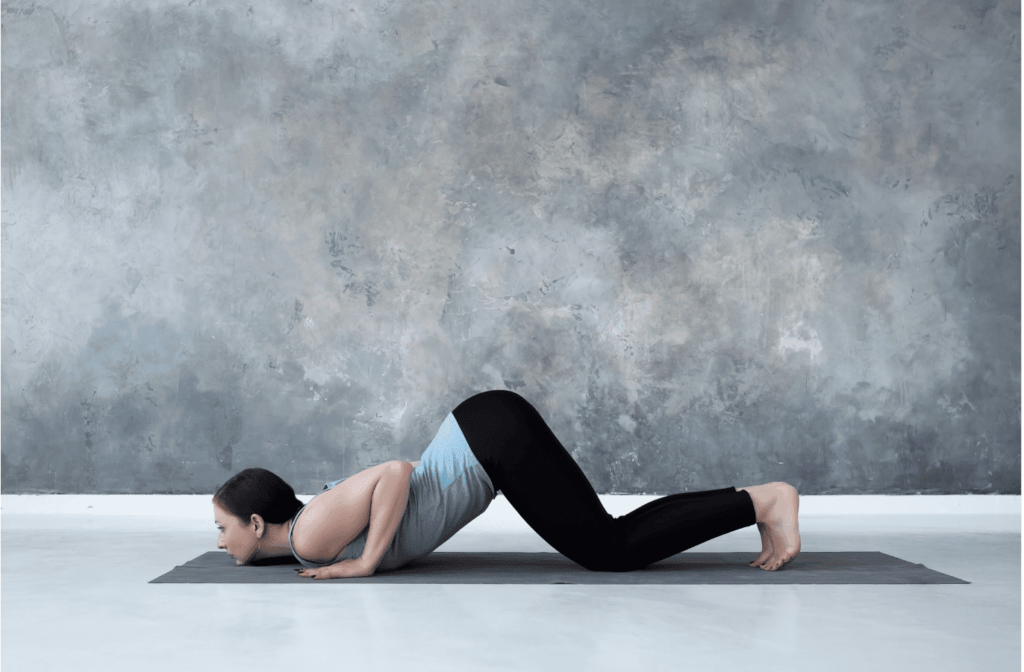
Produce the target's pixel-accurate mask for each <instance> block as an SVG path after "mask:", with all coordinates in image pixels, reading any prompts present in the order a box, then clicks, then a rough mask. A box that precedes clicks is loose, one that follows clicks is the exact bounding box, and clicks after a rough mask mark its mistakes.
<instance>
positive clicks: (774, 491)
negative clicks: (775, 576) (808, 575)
mask: <svg viewBox="0 0 1024 672" xmlns="http://www.w3.org/2000/svg"><path fill="white" fill-rule="evenodd" d="M740 490H746V491H747V493H748V494H749V495H750V499H751V500H752V501H753V503H754V512H755V515H756V517H757V522H758V530H761V539H762V546H763V548H762V551H761V555H760V556H758V558H757V560H755V561H754V562H753V563H751V564H753V565H754V566H755V567H760V568H761V569H764V570H768V571H775V570H777V569H779V568H780V567H782V566H783V565H785V564H786V563H788V562H790V561H791V560H792V559H793V558H795V557H796V556H797V554H798V553H799V552H800V521H799V511H800V495H799V494H798V493H797V491H796V488H794V487H793V486H792V485H789V484H788V483H780V482H777V483H768V484H765V485H756V486H752V487H749V488H740ZM761 523H763V524H764V526H765V528H764V529H763V530H762V528H761V525H760V524H761ZM765 536H767V537H768V541H769V542H770V544H771V552H770V553H769V554H768V556H767V557H765V552H764V548H766V545H765V543H764V537H765Z"/></svg>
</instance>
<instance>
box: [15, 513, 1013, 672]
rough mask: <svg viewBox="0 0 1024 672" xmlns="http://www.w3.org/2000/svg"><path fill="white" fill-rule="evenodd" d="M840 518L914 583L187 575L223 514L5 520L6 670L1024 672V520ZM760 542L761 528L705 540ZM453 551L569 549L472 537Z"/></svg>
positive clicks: (505, 537)
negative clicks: (273, 580) (372, 580)
mask: <svg viewBox="0 0 1024 672" xmlns="http://www.w3.org/2000/svg"><path fill="white" fill-rule="evenodd" d="M996 518H998V520H993V518H992V517H981V516H848V517H838V516H821V517H812V518H808V517H804V518H802V520H801V531H802V533H803V548H804V550H805V551H842V550H862V551H868V550H872V551H883V552H885V553H890V554H892V555H895V556H898V557H900V558H903V559H905V560H909V561H911V562H919V563H923V564H925V565H926V566H928V567H930V568H932V569H935V570H938V571H941V572H945V573H947V574H952V575H953V576H957V577H959V578H962V579H965V580H968V581H971V582H972V583H971V585H938V586H932V585H908V586H863V585H857V586H566V585H552V586H496V585H484V586H458V585H443V586H441V585H439V586H421V585H390V586H389V585H381V586H371V585H352V584H350V585H345V584H344V582H343V581H336V582H329V583H312V582H311V583H310V584H309V585H305V586H295V585H173V584H159V585H157V584H154V585H150V584H148V583H147V581H149V580H150V579H152V578H154V577H156V576H158V575H160V574H162V573H164V572H165V571H167V570H169V569H170V568H171V567H173V566H174V565H176V564H181V563H183V562H185V561H186V560H189V559H191V558H193V557H195V556H197V555H199V554H200V553H202V552H204V551H208V550H214V549H215V535H214V529H213V524H212V522H210V523H200V522H198V521H194V520H191V521H190V520H174V519H167V518H157V517H151V518H141V517H137V518H133V517H121V516H83V515H57V514H49V515H43V514H6V513H5V514H3V518H2V553H0V555H2V557H0V560H2V644H3V646H2V654H0V655H2V658H0V664H2V666H3V669H4V670H5V672H27V671H31V670H46V671H50V670H62V669H68V670H76V671H81V670H102V671H104V672H109V671H110V670H146V671H154V672H155V671H159V670H174V671H175V672H183V671H185V670H252V669H270V668H271V667H274V666H279V667H280V668H281V669H286V670H291V669H296V670H325V671H326V670H350V669H351V670H356V669H360V670H373V671H374V672H385V671H389V670H402V671H407V670H416V671H417V672H419V671H420V670H445V671H450V670H530V671H534V670H538V671H539V670H559V671H560V672H564V671H567V670H684V669H706V670H719V669H720V670H730V671H732V670H782V669H785V670H808V671H811V670H813V671H814V672H821V671H822V670H830V671H832V672H841V671H843V670H851V671H854V670H855V671H857V672H865V671H867V670H901V671H904V670H931V671H934V670H984V671H985V672H997V671H999V670H1012V671H1014V672H1017V671H1019V670H1020V669H1021V537H1020V517H1019V516H999V517H996ZM757 548H758V540H757V532H756V529H755V528H753V527H751V528H748V529H745V530H740V531H738V532H734V533H732V534H730V535H727V536H725V537H721V538H719V539H715V540H713V541H711V542H708V543H707V544H704V545H702V546H700V547H698V548H697V549H695V550H703V551H734V550H749V551H750V552H751V557H752V558H753V557H754V555H755V554H756V550H757ZM440 550H522V551H535V550H550V547H549V546H547V544H545V543H544V542H543V541H542V540H541V539H540V538H539V537H537V536H536V535H533V534H532V533H513V534H508V533H498V532H487V531H481V530H479V529H476V530H470V529H468V528H467V529H466V530H463V531H462V532H460V533H459V534H458V535H456V536H455V537H454V538H453V539H451V540H450V541H449V542H448V543H447V544H445V545H444V546H443V547H442V548H441V549H440Z"/></svg>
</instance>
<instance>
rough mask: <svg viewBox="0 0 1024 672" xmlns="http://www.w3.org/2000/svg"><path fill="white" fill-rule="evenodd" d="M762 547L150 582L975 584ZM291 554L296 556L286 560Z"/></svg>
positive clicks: (453, 556)
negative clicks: (765, 561)
mask: <svg viewBox="0 0 1024 672" xmlns="http://www.w3.org/2000/svg"><path fill="white" fill-rule="evenodd" d="M755 557H757V553H756V552H753V553H692V552H686V553H680V554H678V555H674V556H672V557H671V558H666V559H665V560H662V561H660V562H656V563H654V564H653V565H650V566H648V567H646V568H645V569H641V570H638V571H635V572H591V571H588V570H586V569H583V568H582V567H580V566H579V565H577V564H576V563H574V562H572V561H571V560H569V559H568V558H566V557H565V556H564V555H561V554H560V553H512V552H509V553H469V552H453V553H445V552H435V553H431V554H430V555H428V556H427V557H425V558H422V559H420V560H416V561H415V562H412V563H410V564H408V565H406V566H404V567H401V568H399V569H396V570H392V571H390V572H380V573H378V574H375V575H374V576H370V577H363V578H358V579H333V580H330V581H313V580H312V579H306V578H303V577H300V576H298V575H296V574H295V568H296V567H298V566H299V565H298V564H297V563H295V562H282V563H281V564H276V565H269V566H263V567H250V566H239V565H236V564H235V562H234V560H232V559H231V558H229V557H228V554H227V553H223V552H221V551H210V552H208V553H203V554H202V555H200V556H199V557H198V558H195V559H194V560H189V561H188V562H186V563H185V564H184V565H179V566H177V567H175V568H174V569H172V570H171V571H169V572H167V573H166V574H164V575H163V576H159V577H157V578H155V579H153V580H152V581H150V583H317V584H320V585H323V584H352V583H434V584H437V583H510V584H558V583H567V584H571V583H577V584H794V583H798V584H853V583H860V584H907V583H931V584H937V583H970V582H969V581H963V580H961V579H958V578H956V577H953V576H949V575H948V574H943V573H941V572H936V571H934V570H931V569H928V568H927V567H925V566H924V565H917V564H914V563H912V562H907V561H906V560H900V559H899V558H896V557H893V556H891V555H886V554H885V553H879V552H878V551H837V552H818V553H815V552H806V553H801V554H800V555H798V556H797V557H796V558H795V559H794V560H793V561H792V562H790V563H789V564H788V565H786V567H785V568H784V569H781V570H779V571H775V572H766V571H764V570H762V569H757V568H754V567H750V566H749V565H748V564H747V563H748V562H750V561H751V560H753V559H754V558H755ZM285 560H286V561H287V560H290V559H285Z"/></svg>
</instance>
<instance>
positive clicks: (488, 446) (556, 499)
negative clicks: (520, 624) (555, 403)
mask: <svg viewBox="0 0 1024 672" xmlns="http://www.w3.org/2000/svg"><path fill="white" fill-rule="evenodd" d="M452 413H453V414H454V415H455V419H456V420H457V421H458V423H459V427H460V428H461V429H462V433H463V435H464V436H465V437H466V441H467V442H468V443H469V447H470V449H471V450H472V451H473V454H474V455H475V456H476V458H477V459H478V460H479V461H480V464H481V465H483V468H484V470H485V471H486V472H487V475H488V476H490V478H491V482H492V483H493V484H494V488H495V490H500V491H501V492H503V493H504V494H505V497H506V498H507V499H508V501H509V503H510V504H511V505H512V506H513V507H514V508H515V510H516V511H518V512H519V515H520V516H522V517H523V520H525V521H526V522H527V523H528V524H529V525H530V527H532V528H533V529H534V531H536V532H537V534H539V535H540V536H541V537H542V538H543V539H544V541H546V542H548V543H549V544H551V545H552V546H553V547H554V548H555V550H557V551H558V552H559V553H561V554H562V555H565V556H566V557H568V558H569V559H570V560H572V561H574V562H576V563H578V564H580V565H582V566H583V567H585V568H587V569H590V570H594V571H604V572H628V571H631V570H635V569H642V568H643V567H646V566H647V565H649V564H651V563H652V562H657V561H658V560H663V559H665V558H667V557H669V556H672V555H675V554H676V553H681V552H682V551H685V550H686V549H688V548H692V547H694V546H696V545H697V544H702V543H704V542H705V541H708V540H709V539H714V538H715V537H719V536H721V535H723V534H726V533H728V532H732V531H733V530H738V529H740V528H742V527H747V526H748V525H753V524H754V523H755V522H756V521H755V518H754V503H753V501H752V500H751V499H750V495H748V494H747V493H746V491H743V490H736V489H735V488H732V487H729V488H723V489H721V490H708V491H705V492H687V493H682V494H677V495H669V496H667V497H662V498H661V499H657V500H655V501H653V502H649V503H647V504H644V505H643V506H641V507H640V508H639V509H636V510H635V511H631V512H630V513H627V514H626V515H624V516H621V517H619V518H613V517H612V516H611V515H610V514H609V513H608V512H607V511H605V510H604V507H603V506H602V505H601V500H600V499H598V496H597V493H596V492H594V487H593V486H592V485H590V481H588V480H587V477H586V475H585V474H584V473H583V470H582V469H580V468H579V465H577V464H576V462H575V460H573V459H572V456H571V455H569V453H568V452H566V450H565V448H563V447H562V444H561V443H559V441H558V439H557V438H555V435H554V434H553V433H552V432H551V429H549V428H548V426H547V424H546V423H545V422H544V420H543V418H541V417H540V414H539V413H538V412H537V411H536V409H534V408H533V406H531V405H530V403H529V402H527V401H526V400H525V399H523V398H522V397H520V396H519V395H518V394H516V393H514V392H508V391H506V390H494V391H491V392H484V393H482V394H478V395H476V396H473V397H470V398H469V399H467V400H466V401H464V402H462V403H461V404H459V406H458V408H456V409H455V410H454V411H452Z"/></svg>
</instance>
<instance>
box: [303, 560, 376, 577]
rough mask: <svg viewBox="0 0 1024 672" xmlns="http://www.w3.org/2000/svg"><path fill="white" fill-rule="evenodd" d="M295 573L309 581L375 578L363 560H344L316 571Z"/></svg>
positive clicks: (308, 570) (307, 570)
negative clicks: (362, 577)
mask: <svg viewBox="0 0 1024 672" xmlns="http://www.w3.org/2000/svg"><path fill="white" fill-rule="evenodd" d="M295 573H296V574H298V575H299V576H302V577H305V578H308V579H316V580H318V581H319V580H321V579H351V578H358V577H361V576H373V569H372V568H370V567H369V566H367V564H366V563H365V562H363V560H362V558H356V559H354V560H342V561H341V562H336V563H334V564H333V565H327V566H326V567H317V568H316V569H296V570H295Z"/></svg>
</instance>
